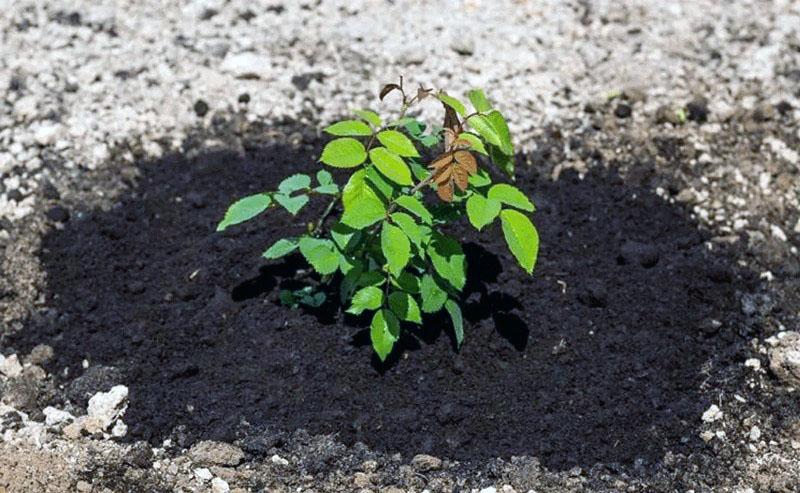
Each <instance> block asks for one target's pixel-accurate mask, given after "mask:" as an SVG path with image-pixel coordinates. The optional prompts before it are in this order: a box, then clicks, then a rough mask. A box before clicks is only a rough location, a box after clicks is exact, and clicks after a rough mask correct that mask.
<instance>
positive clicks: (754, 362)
mask: <svg viewBox="0 0 800 493" xmlns="http://www.w3.org/2000/svg"><path fill="white" fill-rule="evenodd" d="M744 366H746V367H748V368H752V369H754V370H760V369H761V360H760V359H758V358H749V359H748V360H747V361H745V362H744Z"/></svg>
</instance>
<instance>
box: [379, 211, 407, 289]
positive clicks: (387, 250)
mask: <svg viewBox="0 0 800 493" xmlns="http://www.w3.org/2000/svg"><path fill="white" fill-rule="evenodd" d="M381 251H382V252H383V256H384V257H385V258H386V263H387V264H388V269H389V272H391V273H392V274H393V275H395V276H398V275H400V272H402V270H403V268H404V267H405V266H406V265H407V264H408V261H409V260H410V259H411V243H410V242H409V240H408V237H407V236H406V235H405V233H403V231H402V230H401V229H400V228H398V227H397V226H394V225H392V224H389V223H384V224H383V229H382V230H381Z"/></svg>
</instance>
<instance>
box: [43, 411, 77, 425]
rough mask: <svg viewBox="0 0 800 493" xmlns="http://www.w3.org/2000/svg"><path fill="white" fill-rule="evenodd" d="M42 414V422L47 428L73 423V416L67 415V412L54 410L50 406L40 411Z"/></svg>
mask: <svg viewBox="0 0 800 493" xmlns="http://www.w3.org/2000/svg"><path fill="white" fill-rule="evenodd" d="M42 413H43V414H44V422H45V424H47V426H55V425H60V424H63V423H66V422H67V421H74V420H75V416H73V415H72V414H70V413H68V412H67V411H62V410H61V409H56V408H55V407H52V406H47V407H46V408H44V409H43V410H42Z"/></svg>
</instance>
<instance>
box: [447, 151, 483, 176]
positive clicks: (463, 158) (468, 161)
mask: <svg viewBox="0 0 800 493" xmlns="http://www.w3.org/2000/svg"><path fill="white" fill-rule="evenodd" d="M453 156H454V157H455V160H456V162H457V163H458V164H459V165H460V167H462V168H464V169H465V170H466V171H467V172H468V173H469V174H470V175H474V174H475V173H477V172H478V162H477V161H475V156H473V155H472V153H471V152H469V151H456V152H455V153H453Z"/></svg>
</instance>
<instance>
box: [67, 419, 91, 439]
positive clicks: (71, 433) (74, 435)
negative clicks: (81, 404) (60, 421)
mask: <svg viewBox="0 0 800 493" xmlns="http://www.w3.org/2000/svg"><path fill="white" fill-rule="evenodd" d="M85 421H86V416H81V417H80V418H78V419H76V420H75V421H73V422H72V423H70V424H68V425H67V426H65V427H64V429H63V430H62V431H63V433H64V436H65V437H67V438H69V439H70V440H77V439H78V438H80V437H81V436H82V435H83V425H84V423H85Z"/></svg>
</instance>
